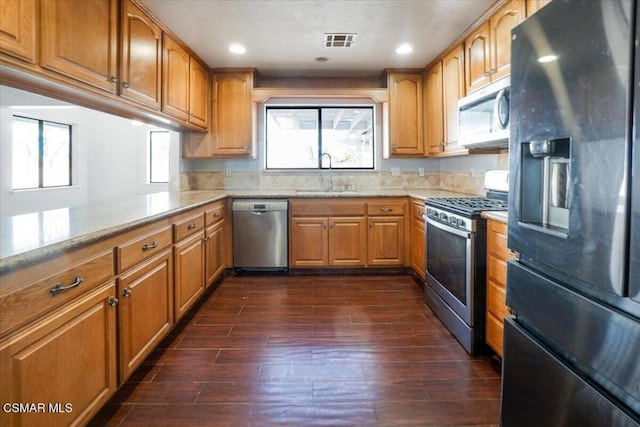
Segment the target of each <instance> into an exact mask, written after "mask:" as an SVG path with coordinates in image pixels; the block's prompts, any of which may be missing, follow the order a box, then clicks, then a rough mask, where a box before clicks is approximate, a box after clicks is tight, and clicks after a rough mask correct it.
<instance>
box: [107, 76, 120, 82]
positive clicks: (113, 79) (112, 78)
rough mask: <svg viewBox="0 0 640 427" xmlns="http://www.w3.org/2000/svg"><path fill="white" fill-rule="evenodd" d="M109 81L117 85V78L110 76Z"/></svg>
mask: <svg viewBox="0 0 640 427" xmlns="http://www.w3.org/2000/svg"><path fill="white" fill-rule="evenodd" d="M109 80H111V83H118V78H117V77H116V76H111V78H110V79H109Z"/></svg>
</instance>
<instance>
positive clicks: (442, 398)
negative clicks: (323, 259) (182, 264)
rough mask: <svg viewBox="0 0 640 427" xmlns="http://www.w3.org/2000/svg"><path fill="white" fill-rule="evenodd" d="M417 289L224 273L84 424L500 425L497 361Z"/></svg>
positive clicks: (400, 282) (407, 283) (379, 280)
mask: <svg viewBox="0 0 640 427" xmlns="http://www.w3.org/2000/svg"><path fill="white" fill-rule="evenodd" d="M422 294H423V291H422V289H421V288H420V287H419V285H418V283H417V282H416V281H415V279H414V278H413V277H411V276H407V275H376V276H364V275H363V276H295V275H294V276H266V275H265V276H234V277H229V278H227V279H225V280H224V281H223V282H222V283H221V284H220V285H219V287H218V288H217V289H215V290H214V291H213V292H211V293H210V295H208V296H207V297H205V299H204V301H203V302H202V303H201V304H200V305H199V306H198V307H196V308H195V309H194V310H192V312H191V313H189V314H188V315H187V318H186V319H184V321H182V322H181V323H180V324H179V325H178V327H177V328H176V329H175V330H174V331H173V332H172V333H171V335H170V336H169V337H167V339H165V340H164V341H163V343H162V344H161V345H160V346H159V348H158V349H157V350H156V351H155V352H154V353H153V354H152V355H151V356H149V358H148V359H147V360H146V361H145V363H144V365H143V366H141V367H140V368H139V369H138V370H137V371H136V372H135V373H134V374H133V376H132V377H131V378H130V379H129V380H128V381H127V382H126V383H125V384H124V385H123V386H122V387H121V388H120V390H119V391H118V392H117V393H116V395H115V396H114V397H113V398H112V399H111V401H110V402H109V403H108V404H107V405H106V406H105V408H104V409H103V410H102V412H101V413H99V414H98V415H97V416H96V417H95V418H94V419H93V421H92V422H91V425H96V426H102V425H110V426H116V425H118V426H142V425H147V426H216V427H217V426H225V425H228V426H234V427H235V426H273V425H282V426H315V425H329V426H342V425H349V426H351V425H357V426H395V425H416V426H436V425H437V426H440V425H455V426H472V425H473V426H485V425H497V424H498V423H499V405H500V402H499V399H500V363H499V362H498V361H497V360H495V359H493V358H472V357H470V356H468V355H467V353H465V351H464V350H463V349H462V347H461V346H460V345H459V344H458V342H457V341H456V340H455V339H454V338H453V337H452V336H451V335H450V334H449V332H448V331H447V330H446V329H445V328H444V326H443V325H442V324H441V323H440V321H439V320H438V319H437V318H436V317H435V316H434V315H433V314H432V313H431V311H430V310H429V309H428V308H427V306H426V305H425V304H424V300H423V296H422Z"/></svg>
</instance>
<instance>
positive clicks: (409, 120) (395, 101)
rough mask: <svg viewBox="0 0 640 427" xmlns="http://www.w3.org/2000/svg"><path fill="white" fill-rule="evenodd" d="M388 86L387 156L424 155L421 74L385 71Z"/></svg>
mask: <svg viewBox="0 0 640 427" xmlns="http://www.w3.org/2000/svg"><path fill="white" fill-rule="evenodd" d="M387 87H388V89H389V155H390V156H422V155H424V144H423V112H422V96H423V93H422V75H421V74H415V73H395V72H391V73H389V74H388V80H387Z"/></svg>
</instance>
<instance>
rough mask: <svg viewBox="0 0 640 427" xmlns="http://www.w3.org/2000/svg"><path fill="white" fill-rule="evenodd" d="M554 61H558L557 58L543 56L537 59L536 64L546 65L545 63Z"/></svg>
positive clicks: (554, 56)
mask: <svg viewBox="0 0 640 427" xmlns="http://www.w3.org/2000/svg"><path fill="white" fill-rule="evenodd" d="M556 59H558V57H557V56H556V55H545V56H541V57H540V58H538V62H541V63H543V64H546V63H547V62H553V61H555V60H556Z"/></svg>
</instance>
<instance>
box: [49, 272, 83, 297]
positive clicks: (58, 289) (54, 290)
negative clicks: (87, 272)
mask: <svg viewBox="0 0 640 427" xmlns="http://www.w3.org/2000/svg"><path fill="white" fill-rule="evenodd" d="M82 281H83V280H82V276H78V277H76V280H74V281H73V283H72V284H70V285H67V286H62V284H60V283H58V284H57V285H55V286H54V287H53V288H51V289H50V290H49V292H51V295H52V296H54V297H55V296H56V295H58V294H59V293H60V292H62V291H66V290H67V289H72V288H75V287H77V286H80V283H82Z"/></svg>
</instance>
